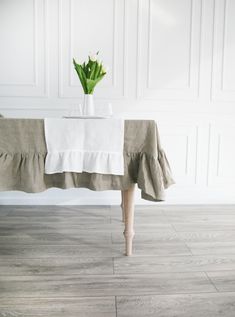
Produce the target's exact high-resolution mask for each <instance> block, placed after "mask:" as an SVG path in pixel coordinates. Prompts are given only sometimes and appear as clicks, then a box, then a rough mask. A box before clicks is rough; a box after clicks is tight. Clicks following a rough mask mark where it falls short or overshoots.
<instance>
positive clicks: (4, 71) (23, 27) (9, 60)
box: [0, 0, 48, 97]
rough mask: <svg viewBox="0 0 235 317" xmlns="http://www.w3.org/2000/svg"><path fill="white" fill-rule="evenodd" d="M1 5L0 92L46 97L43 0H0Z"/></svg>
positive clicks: (45, 18) (45, 42) (45, 25)
mask: <svg viewBox="0 0 235 317" xmlns="http://www.w3.org/2000/svg"><path fill="white" fill-rule="evenodd" d="M0 6H1V8H0V42H1V50H0V69H1V71H0V96H7V97H22V96H25V97H32V96H34V97H45V96H46V95H47V88H48V87H47V84H48V82H47V33H46V31H47V30H46V28H47V3H46V0H42V1H39V0H22V1H15V0H2V1H1V3H0Z"/></svg>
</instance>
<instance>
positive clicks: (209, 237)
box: [177, 231, 235, 243]
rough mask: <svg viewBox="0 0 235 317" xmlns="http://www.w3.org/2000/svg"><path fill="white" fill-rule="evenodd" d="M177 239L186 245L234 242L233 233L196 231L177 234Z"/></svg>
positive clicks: (234, 236) (234, 235)
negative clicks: (186, 243)
mask: <svg viewBox="0 0 235 317" xmlns="http://www.w3.org/2000/svg"><path fill="white" fill-rule="evenodd" d="M177 235H178V236H179V238H180V239H181V240H183V241H185V242H188V243H194V242H200V243H202V242H232V241H235V231H196V232H178V233H177Z"/></svg>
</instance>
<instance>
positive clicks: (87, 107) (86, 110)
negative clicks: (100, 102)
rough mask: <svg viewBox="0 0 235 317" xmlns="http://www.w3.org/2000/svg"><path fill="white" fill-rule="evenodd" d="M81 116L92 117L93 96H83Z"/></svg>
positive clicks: (93, 109)
mask: <svg viewBox="0 0 235 317" xmlns="http://www.w3.org/2000/svg"><path fill="white" fill-rule="evenodd" d="M82 114H83V116H94V114H95V108H94V100H93V95H90V94H84V98H83V111H82Z"/></svg>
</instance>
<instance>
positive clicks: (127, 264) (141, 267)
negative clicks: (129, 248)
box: [114, 255, 235, 274]
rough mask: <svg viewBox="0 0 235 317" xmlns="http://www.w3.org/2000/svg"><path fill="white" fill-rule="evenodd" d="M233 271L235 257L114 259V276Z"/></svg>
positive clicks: (188, 256) (142, 257)
mask: <svg viewBox="0 0 235 317" xmlns="http://www.w3.org/2000/svg"><path fill="white" fill-rule="evenodd" d="M234 269H235V255H228V256H226V255H224V256H217V255H204V256H192V255H191V256H190V255H187V256H168V257H164V256H162V257H159V256H148V257H146V256H141V257H131V258H124V257H120V258H114V272H115V274H145V273H146V274H151V273H153V274H155V273H159V272H164V273H166V272H199V271H226V270H234Z"/></svg>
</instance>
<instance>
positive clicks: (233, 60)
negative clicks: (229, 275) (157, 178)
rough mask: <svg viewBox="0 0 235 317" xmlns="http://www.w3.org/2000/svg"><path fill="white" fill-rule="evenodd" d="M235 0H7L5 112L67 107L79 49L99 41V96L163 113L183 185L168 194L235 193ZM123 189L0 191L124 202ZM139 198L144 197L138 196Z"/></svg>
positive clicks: (125, 107)
mask: <svg viewBox="0 0 235 317" xmlns="http://www.w3.org/2000/svg"><path fill="white" fill-rule="evenodd" d="M234 16H235V1H234V0H21V1H18V0H0V43H1V49H0V70H1V71H0V112H1V113H2V114H4V115H6V116H9V117H45V116H61V115H65V114H68V113H69V111H70V110H71V109H72V108H75V107H76V105H78V104H79V103H80V102H81V99H80V98H81V96H82V91H81V88H80V86H79V81H78V79H77V77H76V75H75V73H74V70H73V67H72V63H71V60H72V57H77V58H78V60H80V61H82V60H83V58H85V57H86V55H87V53H88V52H89V51H90V50H99V51H100V55H101V56H102V59H103V61H105V63H106V64H108V65H109V67H110V74H109V75H108V76H107V78H106V79H105V80H104V81H103V82H102V83H101V84H100V85H99V86H98V87H97V89H96V95H95V98H96V104H97V106H102V105H104V104H107V103H108V102H109V101H111V102H112V104H113V107H114V113H116V114H122V115H123V116H125V117H126V118H151V119H155V120H156V121H157V122H158V125H159V129H160V134H161V137H162V143H163V147H164V148H165V150H166V152H167V154H168V158H169V160H170V163H171V165H172V169H173V172H174V175H175V180H176V182H177V185H175V186H174V187H172V188H171V189H169V190H168V195H167V202H168V203H169V202H170V203H190V202H192V203H195V202H196V203H201V202H213V203H218V202H227V203H231V202H234V201H235V167H234V162H235V145H234V143H235V142H234V140H235V120H234V119H235V57H234V56H235V33H234V29H235V19H234ZM118 201H119V195H118V193H116V192H108V193H107V192H104V193H94V192H90V191H88V190H67V191H61V190H55V189H52V190H50V191H48V192H44V193H41V194H35V195H30V194H24V193H19V192H15V193H13V192H8V193H0V203H1V204H4V203H10V204H12V203H42V204H43V203H68V204H75V203H90V204H92V203H94V204H95V203H117V202H118ZM138 202H139V203H143V201H141V200H140V199H139V198H138Z"/></svg>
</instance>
